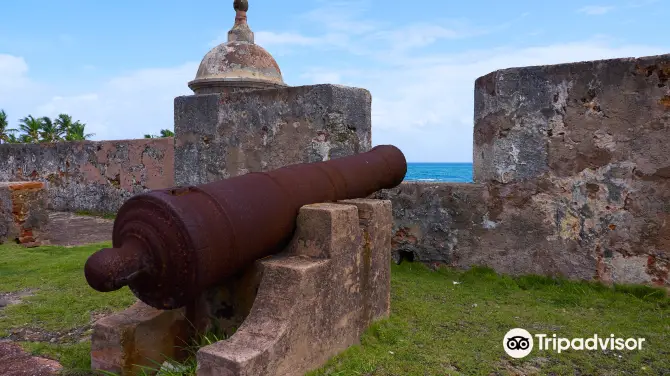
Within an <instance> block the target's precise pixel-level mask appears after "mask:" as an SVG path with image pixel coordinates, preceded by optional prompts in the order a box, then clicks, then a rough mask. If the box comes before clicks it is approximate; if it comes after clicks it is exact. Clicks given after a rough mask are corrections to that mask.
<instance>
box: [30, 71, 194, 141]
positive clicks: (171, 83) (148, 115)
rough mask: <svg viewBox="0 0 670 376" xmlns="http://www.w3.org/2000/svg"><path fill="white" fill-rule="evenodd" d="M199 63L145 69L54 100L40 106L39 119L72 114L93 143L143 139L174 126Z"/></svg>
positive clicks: (37, 112) (51, 99)
mask: <svg viewBox="0 0 670 376" xmlns="http://www.w3.org/2000/svg"><path fill="white" fill-rule="evenodd" d="M197 68H198V63H186V64H183V65H180V66H177V67H172V68H156V69H143V70H138V71H135V72H132V73H128V74H125V75H122V76H119V77H115V78H112V79H110V80H108V81H107V82H106V83H104V84H103V85H102V86H101V87H99V88H97V89H96V90H95V91H94V92H90V93H85V94H81V95H75V96H67V97H64V96H53V97H51V98H50V99H49V100H48V101H46V102H45V103H43V104H41V105H40V106H37V107H36V109H35V111H34V113H36V114H39V116H56V115H58V114H59V113H63V112H65V113H68V114H70V115H72V116H73V117H74V118H75V119H78V120H81V121H82V122H84V123H86V124H87V127H86V131H87V132H88V133H95V137H93V139H127V138H141V137H142V136H143V135H144V134H145V133H151V134H156V133H158V131H159V130H160V129H164V128H167V129H172V128H173V126H174V117H173V111H172V109H173V104H174V98H175V97H176V96H180V95H188V94H193V92H192V91H191V90H190V89H189V88H188V86H187V83H188V81H190V80H192V79H193V77H194V75H195V72H196V71H197Z"/></svg>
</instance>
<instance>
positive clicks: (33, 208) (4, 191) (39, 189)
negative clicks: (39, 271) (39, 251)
mask: <svg viewBox="0 0 670 376" xmlns="http://www.w3.org/2000/svg"><path fill="white" fill-rule="evenodd" d="M47 203H48V199H47V197H46V191H45V189H44V183H41V182H7V183H0V244H2V243H4V242H9V241H15V242H18V243H19V244H23V245H26V246H36V245H39V243H40V241H42V240H43V239H42V231H43V230H44V229H45V227H46V225H47V223H48V214H47V211H46V210H47Z"/></svg>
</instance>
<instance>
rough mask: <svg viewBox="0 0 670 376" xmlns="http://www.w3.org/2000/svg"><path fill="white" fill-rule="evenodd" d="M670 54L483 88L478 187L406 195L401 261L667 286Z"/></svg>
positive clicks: (497, 80)
mask: <svg viewBox="0 0 670 376" xmlns="http://www.w3.org/2000/svg"><path fill="white" fill-rule="evenodd" d="M669 78H670V55H663V56H656V57H646V58H640V59H615V60H604V61H593V62H582V63H575V64H562V65H553V66H540V67H526V68H513V69H505V70H501V71H497V72H493V73H491V74H488V75H486V76H484V77H481V78H479V79H478V80H477V81H476V83H475V135H474V142H475V147H474V178H475V184H472V185H463V184H414V183H412V184H406V183H405V184H403V185H402V186H401V187H399V188H397V189H395V190H391V191H387V192H383V193H382V194H381V196H382V197H388V198H389V199H391V200H392V201H393V204H394V209H393V210H394V216H395V221H396V226H395V230H396V236H395V241H394V244H395V248H396V249H397V250H400V249H405V250H409V251H414V252H415V254H416V256H417V257H418V258H419V259H422V260H423V261H440V262H447V263H449V264H452V265H455V266H463V267H467V266H470V265H473V264H479V265H488V266H491V267H494V268H495V269H496V270H498V271H500V272H504V273H512V274H519V273H538V274H547V275H558V274H562V275H564V276H568V277H571V278H583V279H597V280H601V281H605V282H626V283H651V284H656V285H666V286H668V285H670V278H668V271H669V270H670V82H668V80H669Z"/></svg>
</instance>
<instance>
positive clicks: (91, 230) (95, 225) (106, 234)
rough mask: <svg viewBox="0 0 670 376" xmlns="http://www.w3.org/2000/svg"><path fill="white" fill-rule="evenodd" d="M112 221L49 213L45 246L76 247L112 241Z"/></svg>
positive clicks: (64, 213) (71, 214) (70, 214)
mask: <svg viewBox="0 0 670 376" xmlns="http://www.w3.org/2000/svg"><path fill="white" fill-rule="evenodd" d="M113 227H114V220H112V219H106V218H100V217H92V216H87V215H77V214H74V213H68V212H49V223H48V225H47V226H46V231H45V232H46V234H45V236H44V237H45V239H46V242H45V244H51V245H62V246H77V245H85V244H91V243H100V242H107V241H111V240H112V229H113Z"/></svg>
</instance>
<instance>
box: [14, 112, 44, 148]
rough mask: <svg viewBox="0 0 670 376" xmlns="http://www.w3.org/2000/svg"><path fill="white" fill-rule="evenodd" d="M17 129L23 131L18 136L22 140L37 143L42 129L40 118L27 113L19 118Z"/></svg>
mask: <svg viewBox="0 0 670 376" xmlns="http://www.w3.org/2000/svg"><path fill="white" fill-rule="evenodd" d="M19 130H20V131H21V132H23V133H24V134H22V135H21V137H20V139H21V141H22V142H27V143H34V144H35V143H38V142H39V141H40V132H41V131H42V121H41V119H35V118H34V117H33V115H28V116H26V117H24V118H23V119H21V120H19Z"/></svg>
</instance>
